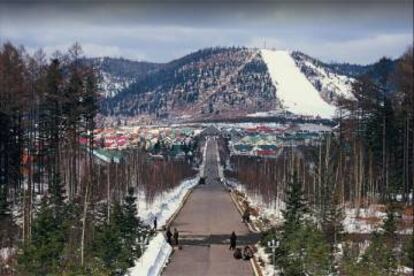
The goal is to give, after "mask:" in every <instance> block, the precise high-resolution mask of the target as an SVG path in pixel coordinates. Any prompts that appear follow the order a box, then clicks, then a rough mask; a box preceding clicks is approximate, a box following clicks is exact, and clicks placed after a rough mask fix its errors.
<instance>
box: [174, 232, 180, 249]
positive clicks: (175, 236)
mask: <svg viewBox="0 0 414 276" xmlns="http://www.w3.org/2000/svg"><path fill="white" fill-rule="evenodd" d="M178 236H179V234H178V231H177V228H174V242H175V245H176V246H178Z"/></svg>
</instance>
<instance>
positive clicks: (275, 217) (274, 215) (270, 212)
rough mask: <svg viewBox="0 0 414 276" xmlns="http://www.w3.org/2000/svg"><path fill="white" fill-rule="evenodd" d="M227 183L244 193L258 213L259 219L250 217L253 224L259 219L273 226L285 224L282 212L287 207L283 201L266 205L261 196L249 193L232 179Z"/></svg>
mask: <svg viewBox="0 0 414 276" xmlns="http://www.w3.org/2000/svg"><path fill="white" fill-rule="evenodd" d="M226 183H227V185H228V186H230V187H231V188H232V189H233V190H236V191H238V192H241V193H244V194H245V195H246V200H247V202H248V204H249V206H250V207H252V208H253V209H255V210H257V211H258V213H259V217H253V216H251V217H250V219H251V220H252V222H253V223H255V221H256V220H258V219H260V220H266V221H268V222H269V223H270V224H271V225H272V226H275V225H279V224H281V223H282V222H283V215H282V210H283V208H284V206H285V205H284V202H283V201H282V200H280V199H279V200H275V201H272V202H270V203H269V204H266V203H264V200H263V198H262V196H261V195H259V194H253V193H249V192H248V191H246V189H245V188H244V186H243V185H241V184H240V183H238V182H235V181H233V180H230V179H227V180H226Z"/></svg>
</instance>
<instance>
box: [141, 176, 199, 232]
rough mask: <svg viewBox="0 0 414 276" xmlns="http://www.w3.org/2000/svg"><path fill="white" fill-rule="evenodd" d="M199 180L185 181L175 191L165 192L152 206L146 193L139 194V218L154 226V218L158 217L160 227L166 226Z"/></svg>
mask: <svg viewBox="0 0 414 276" xmlns="http://www.w3.org/2000/svg"><path fill="white" fill-rule="evenodd" d="M198 180H199V177H195V178H192V179H188V180H184V181H183V182H182V183H181V184H180V185H179V186H178V187H176V188H174V189H173V190H171V191H167V192H164V193H162V194H160V195H159V196H157V197H156V198H155V199H154V201H153V202H152V203H150V204H147V203H146V202H145V195H144V193H139V194H138V197H137V209H138V215H139V217H140V218H141V220H142V221H144V223H146V224H148V225H152V224H153V221H154V218H155V217H157V222H158V227H162V226H164V225H165V224H166V222H167V221H168V219H169V218H170V217H171V216H172V215H173V214H174V213H175V212H176V211H177V209H178V208H179V207H180V204H181V202H182V201H183V199H184V197H185V195H186V194H187V192H188V191H189V190H190V189H192V188H193V187H194V186H195V185H197V183H198Z"/></svg>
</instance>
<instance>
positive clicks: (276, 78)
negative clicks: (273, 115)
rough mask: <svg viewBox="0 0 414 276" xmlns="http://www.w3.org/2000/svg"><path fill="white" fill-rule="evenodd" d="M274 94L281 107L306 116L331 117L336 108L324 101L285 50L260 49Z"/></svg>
mask: <svg viewBox="0 0 414 276" xmlns="http://www.w3.org/2000/svg"><path fill="white" fill-rule="evenodd" d="M261 56H262V58H263V61H264V62H265V63H266V65H267V68H268V70H269V73H270V76H271V78H272V80H273V83H274V85H275V87H276V96H277V98H278V99H279V101H280V102H281V104H282V106H283V108H285V109H287V110H288V111H290V112H292V113H295V114H300V115H307V116H320V117H323V118H332V117H334V115H335V111H336V108H335V106H332V105H330V104H328V103H327V102H325V101H324V100H323V99H322V97H321V96H320V94H319V92H318V91H317V90H316V89H315V87H314V86H313V85H312V84H311V83H310V82H309V80H308V79H307V78H306V76H305V75H304V74H303V73H302V72H301V71H300V69H299V68H298V66H297V65H296V63H295V61H294V59H293V58H292V57H291V55H290V53H289V52H287V51H273V50H261Z"/></svg>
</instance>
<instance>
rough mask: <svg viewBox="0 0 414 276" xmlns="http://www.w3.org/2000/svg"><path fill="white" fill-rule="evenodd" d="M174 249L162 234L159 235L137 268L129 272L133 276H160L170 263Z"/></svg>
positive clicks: (139, 261)
mask: <svg viewBox="0 0 414 276" xmlns="http://www.w3.org/2000/svg"><path fill="white" fill-rule="evenodd" d="M171 252H172V247H171V246H170V245H169V244H168V243H167V241H166V240H165V238H164V235H163V234H162V233H158V234H157V235H156V236H155V237H154V238H153V239H152V240H151V241H150V244H149V246H148V248H147V249H146V250H145V252H144V254H143V255H142V256H141V258H140V259H139V260H137V261H135V266H134V267H133V268H131V269H129V270H128V275H131V276H158V275H160V274H161V271H162V269H163V268H164V266H165V264H166V263H167V261H168V258H169V256H170V254H171Z"/></svg>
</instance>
